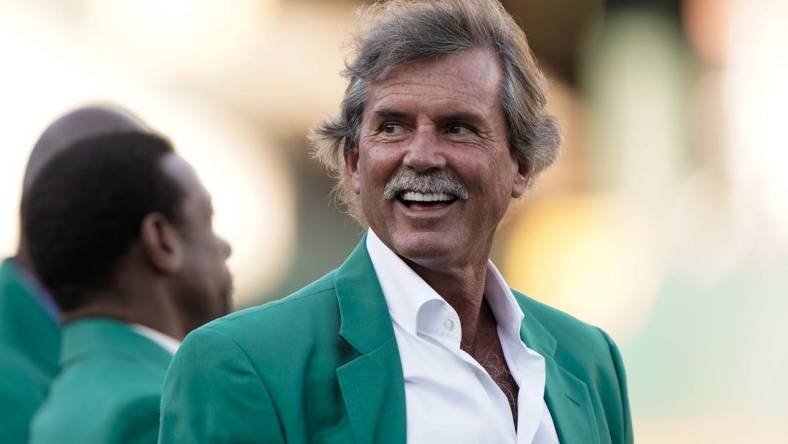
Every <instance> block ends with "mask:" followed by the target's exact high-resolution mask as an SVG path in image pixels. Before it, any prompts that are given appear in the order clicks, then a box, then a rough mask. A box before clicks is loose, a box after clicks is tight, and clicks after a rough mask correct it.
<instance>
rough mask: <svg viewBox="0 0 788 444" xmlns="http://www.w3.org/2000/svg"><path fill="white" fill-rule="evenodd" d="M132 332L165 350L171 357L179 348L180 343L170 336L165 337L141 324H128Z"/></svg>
mask: <svg viewBox="0 0 788 444" xmlns="http://www.w3.org/2000/svg"><path fill="white" fill-rule="evenodd" d="M129 326H130V327H131V329H132V330H134V331H136V332H137V333H139V334H141V335H142V336H145V337H146V338H148V339H150V340H151V341H153V342H154V343H155V344H157V345H159V346H160V347H161V348H163V349H165V350H167V351H168V352H169V353H170V354H171V355H174V354H175V352H177V351H178V347H180V346H181V341H179V340H177V339H175V338H173V337H172V336H169V335H166V334H164V333H162V332H160V331H158V330H154V329H152V328H150V327H146V326H144V325H141V324H134V323H132V324H129Z"/></svg>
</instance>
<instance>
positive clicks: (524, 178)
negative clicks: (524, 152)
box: [512, 157, 531, 199]
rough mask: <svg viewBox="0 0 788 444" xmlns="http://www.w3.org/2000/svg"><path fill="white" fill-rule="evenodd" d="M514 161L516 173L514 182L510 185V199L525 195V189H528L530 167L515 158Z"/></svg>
mask: <svg viewBox="0 0 788 444" xmlns="http://www.w3.org/2000/svg"><path fill="white" fill-rule="evenodd" d="M514 161H515V162H516V163H517V171H515V173H514V182H513V183H512V197H513V198H515V199H517V198H518V197H520V196H522V195H523V193H525V189H526V188H527V187H528V179H529V177H530V176H531V167H530V165H528V162H526V161H524V160H520V159H518V158H516V157H515V159H514Z"/></svg>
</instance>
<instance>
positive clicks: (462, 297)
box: [404, 259, 495, 348]
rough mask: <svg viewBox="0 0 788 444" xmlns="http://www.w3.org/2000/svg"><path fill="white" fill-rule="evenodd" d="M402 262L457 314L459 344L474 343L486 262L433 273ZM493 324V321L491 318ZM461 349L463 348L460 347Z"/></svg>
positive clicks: (480, 307)
mask: <svg viewBox="0 0 788 444" xmlns="http://www.w3.org/2000/svg"><path fill="white" fill-rule="evenodd" d="M404 260H405V263H407V264H408V266H410V268H411V269H412V270H413V271H415V272H416V274H418V275H419V277H421V278H422V279H424V281H425V282H426V283H427V284H428V285H429V286H430V287H432V289H433V290H435V292H436V293H438V294H439V295H440V296H441V297H442V298H443V299H444V300H445V301H446V302H447V303H448V304H449V305H451V307H452V308H453V309H454V311H455V312H457V316H458V317H459V318H460V325H461V327H462V342H461V343H462V344H463V345H466V344H474V343H476V337H477V334H478V332H479V328H480V326H479V323H480V321H489V319H488V318H486V317H485V318H484V319H482V318H481V317H480V314H481V312H482V303H483V302H484V286H485V280H486V277H487V262H486V261H485V262H484V263H480V264H475V265H471V266H466V267H463V268H457V269H452V270H449V271H436V270H432V269H429V268H426V267H423V266H420V265H418V264H416V263H414V262H411V261H409V260H408V259H404ZM492 321H493V323H494V322H495V318H492ZM463 348H465V347H463Z"/></svg>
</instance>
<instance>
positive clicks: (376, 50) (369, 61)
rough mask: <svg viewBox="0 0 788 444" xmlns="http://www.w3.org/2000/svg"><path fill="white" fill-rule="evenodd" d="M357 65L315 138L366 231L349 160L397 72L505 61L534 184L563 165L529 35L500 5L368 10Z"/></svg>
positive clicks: (517, 131)
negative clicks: (382, 83)
mask: <svg viewBox="0 0 788 444" xmlns="http://www.w3.org/2000/svg"><path fill="white" fill-rule="evenodd" d="M357 22H358V24H359V30H358V32H357V34H356V36H355V39H354V41H353V46H352V50H353V52H352V56H353V58H352V59H351V60H350V61H349V62H347V63H346V68H345V70H344V71H343V72H342V74H343V76H345V77H347V78H348V79H349V84H348V87H347V89H346V90H345V96H344V98H343V100H342V104H341V106H340V111H339V114H338V115H336V116H334V117H331V118H328V119H326V120H325V121H324V122H323V123H321V124H320V125H319V126H317V127H316V128H314V129H313V130H312V132H311V134H310V136H309V139H310V141H311V142H312V144H313V145H314V148H315V151H314V155H315V157H316V158H317V159H318V160H319V161H320V162H321V163H322V164H323V166H324V167H325V168H326V169H327V170H328V172H329V174H331V175H332V177H334V179H335V180H336V181H337V184H336V187H335V189H334V191H335V193H336V195H337V196H338V197H339V199H340V201H341V202H342V203H344V204H345V205H346V206H347V209H348V212H349V213H350V214H351V215H352V216H354V217H355V218H356V219H357V220H358V221H359V222H361V223H362V224H363V223H364V219H363V216H362V215H361V212H360V210H359V202H358V196H356V194H355V193H354V192H353V190H352V189H351V188H350V184H349V181H348V177H347V173H346V171H345V154H346V153H348V152H353V151H356V150H358V146H359V132H360V129H361V120H362V115H363V112H364V107H365V105H366V102H367V97H368V94H369V90H370V86H371V85H372V84H373V83H374V82H375V81H377V80H378V79H380V78H381V77H383V76H384V75H385V74H386V73H387V72H388V71H389V70H391V69H392V68H393V67H397V66H400V65H403V64H405V63H408V62H413V61H416V60H421V59H426V58H434V57H440V56H443V55H448V54H452V53H457V52H461V51H465V50H469V49H473V48H478V47H488V48H490V49H492V50H493V51H494V52H495V53H496V54H497V55H498V57H499V58H500V61H501V67H502V71H503V76H502V80H501V86H500V100H501V105H502V108H503V111H504V114H505V116H506V123H507V129H508V140H509V146H510V149H511V150H512V153H514V154H515V156H517V158H518V160H519V161H521V162H523V163H524V164H525V165H526V166H527V167H528V170H529V174H528V180H529V183H530V182H532V181H533V179H534V178H535V177H536V175H538V174H539V173H540V172H541V171H542V170H544V169H545V168H547V167H548V166H549V165H550V164H551V163H553V161H554V160H555V158H556V156H557V154H558V146H559V144H560V135H559V130H558V125H557V123H556V121H555V119H554V118H553V117H552V116H549V115H547V113H546V110H545V105H546V102H547V99H546V91H547V86H546V81H545V79H544V77H543V75H542V73H541V72H540V70H539V68H538V67H537V66H536V62H535V60H534V57H533V55H532V54H531V50H530V48H529V47H528V42H527V41H526V38H525V33H523V31H522V29H520V27H519V26H518V25H517V23H516V22H515V21H514V19H513V18H512V17H511V16H510V15H509V14H508V13H507V12H506V10H505V9H504V8H503V6H502V5H501V4H500V3H499V2H498V0H433V1H429V0H390V1H382V2H377V3H375V4H372V5H370V6H367V7H362V8H361V9H359V11H358V16H357Z"/></svg>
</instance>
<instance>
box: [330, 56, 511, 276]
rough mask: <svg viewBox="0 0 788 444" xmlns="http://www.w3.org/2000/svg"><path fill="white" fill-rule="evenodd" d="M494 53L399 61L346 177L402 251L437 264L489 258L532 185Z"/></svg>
mask: <svg viewBox="0 0 788 444" xmlns="http://www.w3.org/2000/svg"><path fill="white" fill-rule="evenodd" d="M500 81H501V68H500V64H499V61H498V58H497V56H496V55H495V54H494V53H493V52H492V51H490V50H488V49H482V48H479V49H473V50H467V51H463V52H459V53H456V54H451V55H447V56H442V57H439V58H437V59H427V60H420V61H416V62H413V63H410V64H406V65H402V66H399V67H396V68H395V69H393V70H392V71H390V72H389V73H388V75H386V76H385V77H384V78H383V79H381V80H379V81H377V82H375V83H373V85H372V87H371V88H370V92H369V97H368V101H367V104H366V107H365V109H364V114H363V118H362V125H361V134H360V139H359V149H358V152H356V153H349V154H347V155H346V159H345V160H346V165H347V173H348V175H349V178H350V183H351V185H352V187H353V190H354V191H355V192H356V193H357V194H358V195H359V197H360V201H361V209H362V211H363V213H364V216H365V218H366V219H367V222H368V223H369V225H370V227H371V228H372V229H373V230H374V231H375V233H376V234H377V235H378V236H379V237H380V238H381V240H383V242H384V243H386V245H388V246H389V247H390V248H392V249H393V250H394V251H395V252H396V253H397V254H399V255H400V256H402V257H404V258H406V259H409V260H411V261H413V262H415V263H417V264H419V265H422V266H424V267H427V268H430V269H434V270H450V269H452V268H456V267H464V266H469V265H477V264H479V263H482V262H486V260H487V258H488V257H489V252H490V247H491V245H492V240H493V236H494V234H495V230H496V228H497V226H498V223H499V222H500V221H501V218H502V217H503V215H504V213H505V212H506V209H507V207H508V205H509V201H510V200H511V198H512V197H518V196H520V195H521V194H522V193H523V191H524V189H525V185H526V168H525V166H524V165H520V164H519V163H518V162H517V160H516V159H515V158H514V156H513V155H512V154H511V151H510V149H509V145H508V141H507V129H506V121H505V117H504V114H503V109H502V107H501V103H500V99H499V94H498V92H499V85H500Z"/></svg>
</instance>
